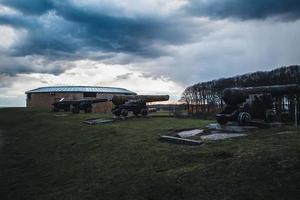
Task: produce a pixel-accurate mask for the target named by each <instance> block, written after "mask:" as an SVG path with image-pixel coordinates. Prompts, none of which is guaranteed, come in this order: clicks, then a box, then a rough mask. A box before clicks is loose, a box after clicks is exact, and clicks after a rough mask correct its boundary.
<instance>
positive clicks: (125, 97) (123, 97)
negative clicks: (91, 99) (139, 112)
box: [112, 95, 169, 105]
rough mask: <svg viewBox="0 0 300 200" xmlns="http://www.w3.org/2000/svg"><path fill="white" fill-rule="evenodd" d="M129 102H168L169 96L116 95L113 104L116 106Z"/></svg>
mask: <svg viewBox="0 0 300 200" xmlns="http://www.w3.org/2000/svg"><path fill="white" fill-rule="evenodd" d="M129 100H140V101H143V102H145V103H146V102H155V101H168V100H169V95H114V96H113V98H112V102H113V104H115V105H122V104H124V103H125V102H126V101H129Z"/></svg>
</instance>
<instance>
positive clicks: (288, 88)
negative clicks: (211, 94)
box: [222, 84, 300, 105]
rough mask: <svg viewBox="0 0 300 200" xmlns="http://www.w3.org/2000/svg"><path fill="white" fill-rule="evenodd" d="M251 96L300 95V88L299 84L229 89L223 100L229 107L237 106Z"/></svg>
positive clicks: (224, 93)
mask: <svg viewBox="0 0 300 200" xmlns="http://www.w3.org/2000/svg"><path fill="white" fill-rule="evenodd" d="M251 94H271V95H272V96H273V97H276V96H282V95H290V94H300V86H299V85H297V84H290V85H275V86H260V87H246V88H227V89H225V90H224V91H223V95H222V99H223V100H224V102H225V103H226V104H227V105H236V104H239V103H242V102H244V101H245V100H246V99H247V97H248V95H251Z"/></svg>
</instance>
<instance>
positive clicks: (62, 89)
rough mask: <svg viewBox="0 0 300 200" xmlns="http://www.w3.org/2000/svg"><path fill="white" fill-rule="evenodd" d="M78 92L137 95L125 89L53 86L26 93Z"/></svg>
mask: <svg viewBox="0 0 300 200" xmlns="http://www.w3.org/2000/svg"><path fill="white" fill-rule="evenodd" d="M76 92H97V93H114V94H132V95H135V94H136V93H134V92H131V91H129V90H126V89H124V88H115V87H97V86H51V87H39V88H36V89H33V90H29V91H27V92H25V94H30V93H76Z"/></svg>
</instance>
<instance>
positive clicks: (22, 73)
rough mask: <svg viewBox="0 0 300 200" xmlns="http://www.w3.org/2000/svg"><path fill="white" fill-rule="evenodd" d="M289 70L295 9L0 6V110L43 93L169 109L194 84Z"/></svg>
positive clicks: (2, 2)
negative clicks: (52, 89) (105, 95)
mask: <svg viewBox="0 0 300 200" xmlns="http://www.w3.org/2000/svg"><path fill="white" fill-rule="evenodd" d="M295 64H300V1H299V0H143V1H140V0H123V1H120V0H85V1H81V0H64V1H62V0H0V107H1V106H25V99H26V97H25V94H24V92H25V91H27V90H30V89H34V88H37V87H42V86H49V85H96V86H112V87H123V88H126V89H129V90H131V91H134V92H137V93H139V94H169V95H170V96H171V99H172V100H173V101H175V100H178V99H179V98H180V96H181V93H182V92H183V90H184V89H185V88H186V87H187V86H190V85H192V84H195V83H198V82H202V81H209V80H212V79H217V78H222V77H230V76H234V75H237V74H244V73H249V72H254V71H258V70H260V71H265V70H271V69H274V68H276V67H280V66H288V65H295Z"/></svg>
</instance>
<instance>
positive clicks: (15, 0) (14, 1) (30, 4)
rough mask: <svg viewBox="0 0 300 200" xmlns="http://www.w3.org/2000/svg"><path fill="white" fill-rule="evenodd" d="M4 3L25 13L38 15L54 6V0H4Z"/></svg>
mask: <svg viewBox="0 0 300 200" xmlns="http://www.w3.org/2000/svg"><path fill="white" fill-rule="evenodd" d="M2 3H3V4H4V5H6V6H9V7H12V8H15V9H17V10H20V11H21V12H23V13H25V14H36V15H38V14H42V13H44V12H46V11H48V10H50V9H52V8H53V1H52V0H3V1H2Z"/></svg>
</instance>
